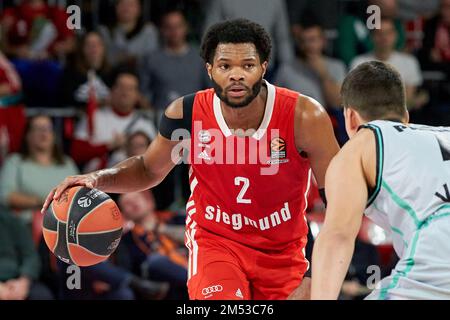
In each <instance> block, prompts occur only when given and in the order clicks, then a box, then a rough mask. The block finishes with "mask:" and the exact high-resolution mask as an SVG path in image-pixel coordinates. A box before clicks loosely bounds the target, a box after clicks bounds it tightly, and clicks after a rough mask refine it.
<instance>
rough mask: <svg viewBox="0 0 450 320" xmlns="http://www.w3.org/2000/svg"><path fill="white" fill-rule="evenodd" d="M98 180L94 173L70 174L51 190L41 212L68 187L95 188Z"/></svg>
mask: <svg viewBox="0 0 450 320" xmlns="http://www.w3.org/2000/svg"><path fill="white" fill-rule="evenodd" d="M97 182H98V180H97V177H96V175H95V174H94V173H89V174H83V175H77V176H69V177H67V178H65V179H64V180H63V181H62V182H61V183H60V184H59V185H57V186H56V187H55V188H53V189H52V191H50V193H49V194H48V196H47V198H46V199H45V202H44V205H43V207H42V209H41V213H44V212H45V210H47V208H48V206H49V205H50V202H52V200H58V199H59V198H60V197H61V195H62V194H63V193H64V191H65V190H66V189H67V188H70V187H75V186H83V187H87V188H91V189H93V188H95V187H96V186H97Z"/></svg>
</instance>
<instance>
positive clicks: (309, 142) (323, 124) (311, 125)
mask: <svg viewBox="0 0 450 320" xmlns="http://www.w3.org/2000/svg"><path fill="white" fill-rule="evenodd" d="M294 130H295V143H296V147H297V150H299V152H301V151H304V152H306V153H307V155H308V158H309V160H310V163H311V168H312V171H313V173H314V176H315V178H316V181H317V184H318V187H319V188H323V187H325V173H326V171H327V168H328V165H329V164H330V162H331V160H332V159H333V157H334V156H335V155H336V154H337V153H338V151H339V145H338V143H337V141H336V138H335V136H334V132H333V127H332V125H331V121H330V118H329V117H328V114H327V113H326V111H325V109H324V108H323V107H322V106H321V105H320V104H319V103H318V102H317V101H315V100H314V99H311V98H309V97H306V96H303V95H300V97H299V99H298V101H297V106H296V109H295V128H294ZM310 287H311V279H310V278H308V277H305V278H303V280H302V283H301V284H300V286H299V287H298V288H297V289H295V290H294V291H293V292H292V293H291V294H290V295H289V297H288V299H289V300H305V299H309V298H310Z"/></svg>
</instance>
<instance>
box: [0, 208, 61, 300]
mask: <svg viewBox="0 0 450 320" xmlns="http://www.w3.org/2000/svg"><path fill="white" fill-rule="evenodd" d="M39 273H40V262H39V256H38V254H37V252H36V249H35V246H34V243H33V241H32V239H31V234H30V232H29V231H28V230H27V227H26V226H25V224H24V223H23V221H21V220H19V219H18V218H17V217H15V216H13V215H11V214H9V213H8V212H3V211H0V300H25V299H28V300H49V299H52V298H53V296H52V294H51V292H50V291H49V290H48V289H47V288H46V287H45V286H44V285H42V284H41V283H39V282H38V281H37V279H38V277H39Z"/></svg>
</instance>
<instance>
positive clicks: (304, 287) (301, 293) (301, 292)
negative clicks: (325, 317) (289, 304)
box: [287, 277, 311, 300]
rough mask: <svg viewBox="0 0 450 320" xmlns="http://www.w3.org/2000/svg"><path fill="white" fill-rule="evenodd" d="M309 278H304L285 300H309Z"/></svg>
mask: <svg viewBox="0 0 450 320" xmlns="http://www.w3.org/2000/svg"><path fill="white" fill-rule="evenodd" d="M310 299H311V278H309V277H304V278H303V280H302V283H301V284H300V285H299V286H298V288H297V289H295V290H294V291H293V292H292V293H291V294H290V295H289V297H288V298H287V300H310Z"/></svg>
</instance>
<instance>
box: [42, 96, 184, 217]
mask: <svg viewBox="0 0 450 320" xmlns="http://www.w3.org/2000/svg"><path fill="white" fill-rule="evenodd" d="M165 113H166V116H167V117H169V118H172V119H181V118H182V117H183V99H182V98H180V99H177V100H175V101H174V102H173V103H172V104H170V105H169V107H168V108H167V109H166V112H165ZM179 144H180V142H178V141H171V140H168V139H166V138H164V137H163V136H161V135H160V134H158V136H157V137H156V138H155V140H153V142H152V143H151V144H150V146H149V147H148V149H147V151H146V152H145V154H143V155H140V156H135V157H132V158H129V159H127V160H125V161H123V162H121V163H119V164H117V165H116V166H114V167H113V168H111V169H104V170H98V171H95V172H92V173H88V174H83V175H76V176H69V177H67V178H66V179H64V181H62V182H61V183H60V184H59V185H58V186H56V187H55V188H54V189H53V190H52V191H50V193H49V194H48V196H47V199H46V200H45V203H44V206H43V207H42V212H44V211H45V210H46V209H47V208H48V206H49V204H50V202H51V201H52V200H58V199H59V197H60V196H61V194H62V193H63V192H64V190H66V189H67V188H70V187H73V186H85V187H88V188H96V189H99V190H101V191H104V192H110V193H127V192H137V191H142V190H146V189H149V188H152V187H154V186H156V185H158V184H159V183H160V182H161V181H162V180H164V178H165V177H166V176H167V174H168V173H169V172H170V171H171V170H172V169H173V167H174V166H175V164H176V163H177V162H178V160H179V159H180V158H179V152H178V151H177V150H178V148H179ZM183 145H188V143H187V141H184V142H183Z"/></svg>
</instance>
